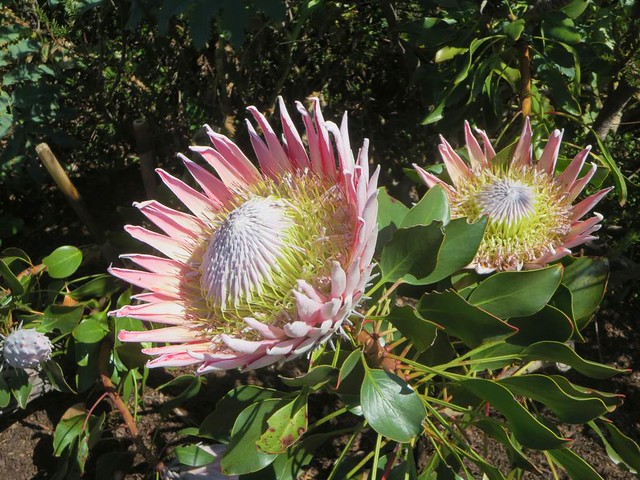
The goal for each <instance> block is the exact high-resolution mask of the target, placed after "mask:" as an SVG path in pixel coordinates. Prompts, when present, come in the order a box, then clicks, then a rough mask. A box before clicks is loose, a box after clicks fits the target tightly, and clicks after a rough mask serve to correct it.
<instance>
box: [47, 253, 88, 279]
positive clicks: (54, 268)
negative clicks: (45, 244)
mask: <svg viewBox="0 0 640 480" xmlns="http://www.w3.org/2000/svg"><path fill="white" fill-rule="evenodd" d="M42 263H43V264H44V265H46V267H47V272H48V273H49V276H50V277H51V278H67V277H69V276H71V275H73V274H74V273H75V271H76V270H77V269H78V267H79V266H80V264H81V263H82V252H81V251H80V249H79V248H76V247H73V246H71V245H65V246H64V247H58V248H56V249H55V250H54V251H53V252H52V253H51V254H50V255H48V256H46V257H44V258H43V259H42Z"/></svg>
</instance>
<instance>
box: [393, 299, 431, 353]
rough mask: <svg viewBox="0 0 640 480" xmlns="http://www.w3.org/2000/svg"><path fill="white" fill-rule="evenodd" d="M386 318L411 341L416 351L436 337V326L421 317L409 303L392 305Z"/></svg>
mask: <svg viewBox="0 0 640 480" xmlns="http://www.w3.org/2000/svg"><path fill="white" fill-rule="evenodd" d="M387 320H388V321H390V322H391V324H392V325H393V326H394V327H396V328H397V329H398V330H400V333H402V335H404V336H405V337H406V338H407V339H408V340H409V341H411V342H412V343H413V346H414V347H415V348H416V350H417V351H418V352H423V351H425V350H426V349H427V348H429V347H430V346H431V345H433V342H434V341H435V339H436V335H437V332H438V326H437V325H436V324H434V323H432V322H429V321H428V320H424V319H423V318H421V317H420V316H419V315H418V314H417V313H416V310H415V308H413V307H411V306H409V305H403V306H401V307H400V306H397V305H394V306H393V307H392V308H391V312H389V315H388V316H387Z"/></svg>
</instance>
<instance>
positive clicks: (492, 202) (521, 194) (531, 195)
mask: <svg viewBox="0 0 640 480" xmlns="http://www.w3.org/2000/svg"><path fill="white" fill-rule="evenodd" d="M477 201H478V204H479V205H480V206H481V208H482V214H483V215H488V216H489V217H490V218H491V219H492V221H494V222H497V223H507V224H509V225H513V224H515V223H517V222H519V221H520V220H522V219H524V218H527V217H529V216H530V215H531V214H532V213H533V212H534V211H535V208H534V207H535V202H536V195H535V192H534V190H533V188H531V187H530V186H528V185H525V184H523V183H521V182H519V181H517V180H513V179H509V178H497V179H495V181H494V182H493V183H490V184H487V185H485V186H483V187H482V189H481V190H480V191H479V192H478V194H477Z"/></svg>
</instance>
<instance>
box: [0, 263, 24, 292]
mask: <svg viewBox="0 0 640 480" xmlns="http://www.w3.org/2000/svg"><path fill="white" fill-rule="evenodd" d="M0 276H2V278H4V280H5V282H7V286H8V287H9V289H10V290H11V293H13V294H14V295H22V294H23V293H24V287H23V286H22V284H21V283H20V281H19V280H18V278H17V277H16V276H15V275H14V274H13V272H12V271H11V269H10V268H9V267H8V266H7V264H6V263H4V260H3V259H1V258H0Z"/></svg>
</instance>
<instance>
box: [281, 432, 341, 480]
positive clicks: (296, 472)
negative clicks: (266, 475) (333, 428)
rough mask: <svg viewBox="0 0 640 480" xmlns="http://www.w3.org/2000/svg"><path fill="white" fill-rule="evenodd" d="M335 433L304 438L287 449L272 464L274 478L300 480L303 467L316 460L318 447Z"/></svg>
mask: <svg viewBox="0 0 640 480" xmlns="http://www.w3.org/2000/svg"><path fill="white" fill-rule="evenodd" d="M337 433H339V432H337ZM337 433H334V432H328V433H318V434H315V435H308V436H305V437H304V438H303V439H302V441H301V442H300V443H299V444H298V445H296V446H294V447H293V448H290V449H288V450H287V452H286V453H285V454H284V455H278V458H276V460H275V462H273V463H272V466H273V470H274V478H275V479H277V480H298V478H302V477H300V475H301V474H302V471H303V467H305V466H306V465H308V464H309V463H310V462H311V460H313V459H314V458H316V456H317V451H318V448H319V447H320V445H322V444H323V443H325V442H326V441H327V440H328V439H330V438H331V437H333V436H335V435H336V434H337Z"/></svg>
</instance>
